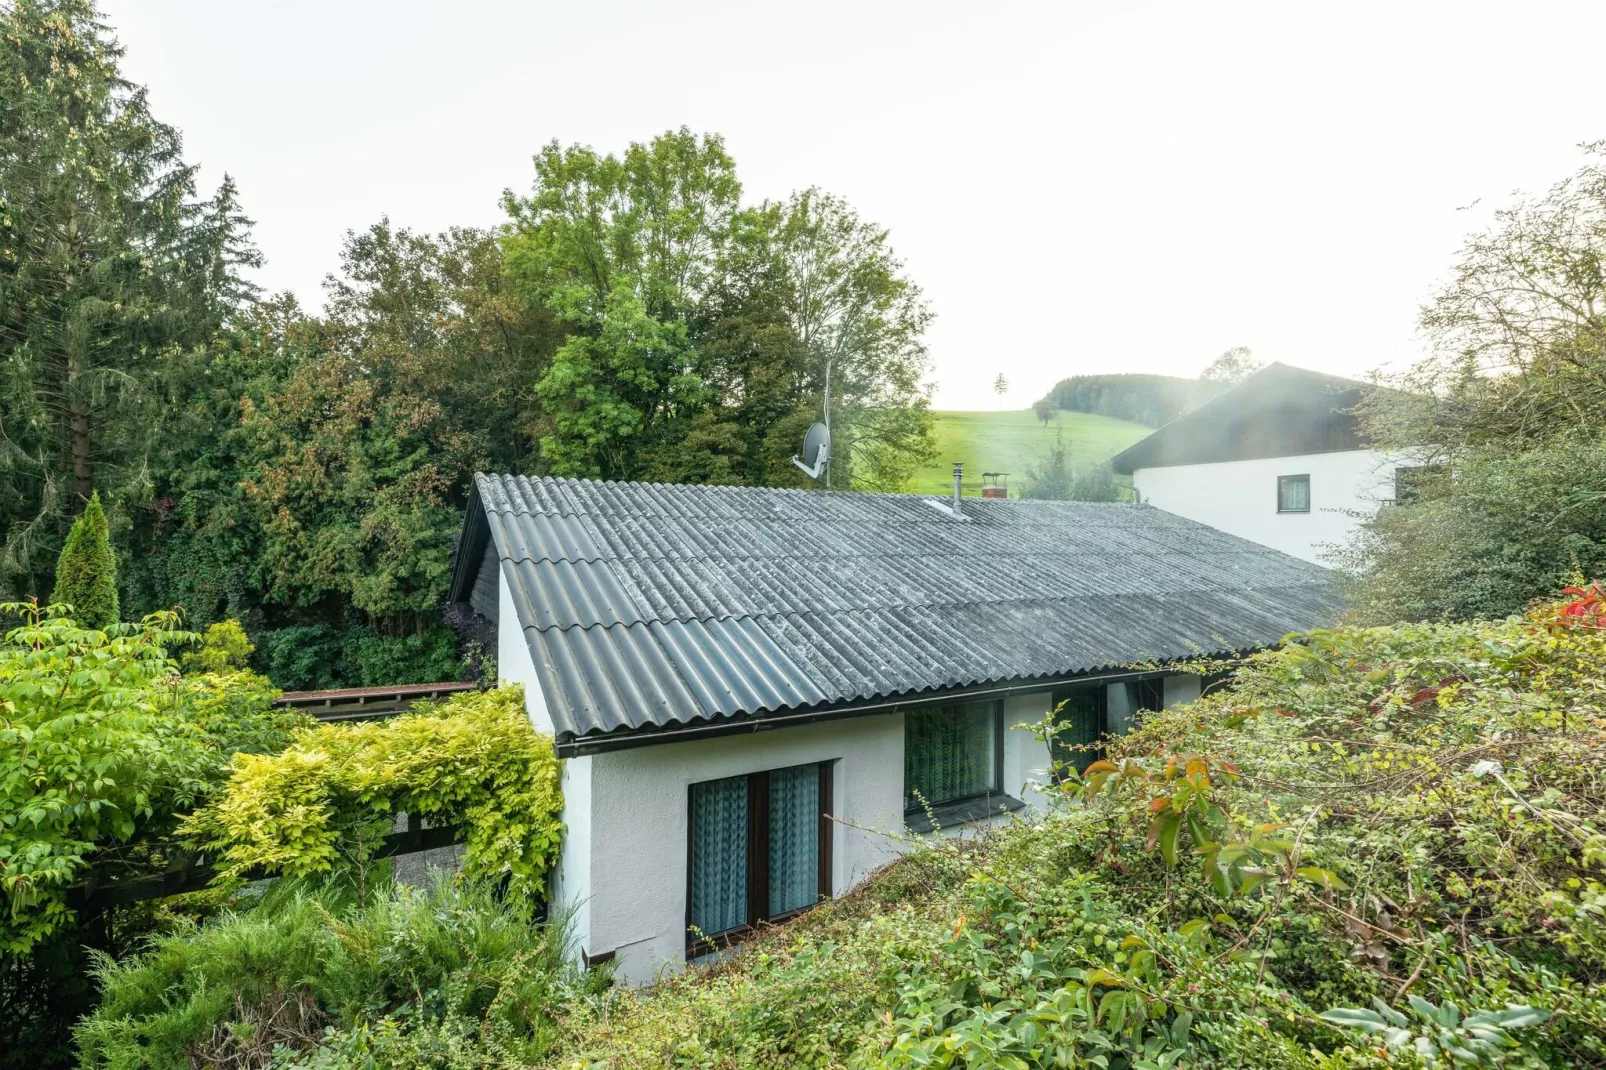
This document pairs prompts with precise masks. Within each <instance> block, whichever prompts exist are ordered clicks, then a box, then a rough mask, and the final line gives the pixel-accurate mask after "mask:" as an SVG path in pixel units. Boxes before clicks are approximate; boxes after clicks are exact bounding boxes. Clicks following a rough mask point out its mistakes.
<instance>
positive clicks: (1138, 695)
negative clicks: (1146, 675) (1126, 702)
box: [1126, 679, 1165, 710]
mask: <svg viewBox="0 0 1606 1070" xmlns="http://www.w3.org/2000/svg"><path fill="white" fill-rule="evenodd" d="M1126 687H1127V694H1128V695H1129V696H1131V701H1132V708H1133V709H1134V710H1163V709H1165V680H1164V679H1159V680H1132V681H1129V682H1128V683H1127V685H1126Z"/></svg>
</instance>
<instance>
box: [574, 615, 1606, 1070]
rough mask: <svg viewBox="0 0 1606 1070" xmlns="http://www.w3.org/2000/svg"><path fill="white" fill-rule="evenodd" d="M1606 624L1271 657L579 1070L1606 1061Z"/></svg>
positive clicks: (612, 1043) (631, 1024)
mask: <svg viewBox="0 0 1606 1070" xmlns="http://www.w3.org/2000/svg"><path fill="white" fill-rule="evenodd" d="M1603 605H1606V598H1603V597H1602V595H1601V593H1600V592H1599V591H1598V589H1597V590H1595V591H1590V592H1583V593H1576V592H1575V594H1574V596H1573V597H1572V598H1571V599H1570V601H1569V603H1568V604H1567V605H1566V606H1564V607H1562V608H1560V609H1559V610H1558V609H1557V608H1556V607H1550V608H1547V609H1545V610H1540V611H1536V612H1535V613H1534V614H1533V615H1532V616H1531V617H1529V618H1517V619H1512V620H1506V621H1499V622H1494V623H1477V624H1458V625H1447V624H1433V625H1427V624H1418V625H1404V626H1399V627H1392V628H1372V629H1350V630H1340V631H1325V632H1316V633H1313V634H1311V635H1309V636H1307V637H1304V638H1302V639H1299V640H1297V641H1295V642H1291V643H1289V644H1287V645H1286V646H1284V647H1283V648H1282V649H1280V650H1276V651H1272V652H1268V653H1264V654H1260V655H1256V656H1254V657H1252V658H1250V659H1248V660H1247V662H1245V663H1244V664H1243V665H1242V666H1241V668H1240V669H1239V671H1238V674H1237V679H1236V684H1235V686H1233V687H1232V688H1231V689H1230V690H1224V691H1218V692H1216V693H1213V694H1211V695H1209V696H1207V697H1206V698H1204V699H1202V700H1200V701H1199V702H1196V703H1193V704H1191V705H1187V706H1182V707H1173V708H1171V709H1168V710H1165V711H1161V712H1158V713H1154V714H1150V715H1149V719H1148V720H1147V721H1146V723H1145V724H1144V725H1143V726H1142V728H1141V729H1140V730H1139V731H1138V732H1136V733H1135V734H1133V735H1132V736H1129V737H1127V738H1125V739H1123V740H1121V741H1119V742H1118V743H1116V744H1114V745H1112V746H1111V747H1110V753H1109V755H1108V757H1107V759H1105V760H1101V761H1098V762H1095V763H1094V764H1093V765H1091V766H1089V768H1088V770H1087V772H1086V774H1084V775H1082V776H1077V775H1076V774H1074V773H1072V772H1070V771H1066V775H1065V778H1064V780H1063V781H1062V782H1061V783H1060V784H1059V786H1058V787H1057V788H1054V789H1053V791H1054V794H1055V796H1056V797H1057V798H1058V799H1060V800H1061V803H1062V805H1058V806H1055V807H1054V808H1053V809H1052V810H1051V811H1050V812H1049V813H1047V814H1046V815H1044V816H1042V817H1041V818H1038V819H1034V820H1035V822H1036V823H1035V824H1033V823H1027V822H1017V823H1015V824H1013V825H1011V826H1010V827H1008V828H1007V829H1005V830H1003V831H1002V832H1001V833H999V834H997V835H995V836H994V837H992V838H990V839H987V840H983V841H981V842H977V843H971V844H956V843H954V842H952V841H946V840H938V841H936V842H935V843H934V844H933V845H931V846H930V847H928V849H926V850H925V851H923V852H921V853H917V854H916V855H914V856H913V857H910V858H908V859H906V860H904V861H903V862H900V863H897V864H895V865H894V866H893V867H891V869H890V870H888V871H886V872H884V873H883V874H882V875H881V876H880V877H878V878H877V879H876V880H874V881H872V882H871V883H870V884H869V885H868V886H867V887H866V888H864V889H861V890H860V891H859V892H856V893H854V894H853V895H851V896H849V897H847V898H846V899H845V900H844V901H842V902H840V903H833V904H828V905H826V906H824V907H822V908H820V909H818V910H816V911H815V912H813V913H812V914H810V915H807V916H805V917H804V918H803V919H801V920H800V921H799V922H797V923H795V924H793V925H792V926H789V927H786V928H783V929H781V930H778V931H776V932H773V933H771V934H769V935H767V936H764V937H761V938H759V939H758V940H756V941H754V942H753V943H751V944H749V945H748V946H747V947H746V948H745V949H744V950H743V951H742V952H741V953H740V954H739V955H738V956H737V957H736V958H735V959H734V961H732V962H729V963H726V964H722V965H719V966H716V967H714V968H712V969H710V970H706V971H694V972H691V973H689V974H687V975H685V976H683V977H680V978H676V979H673V980H670V981H668V982H666V983H664V984H661V985H660V986H658V987H657V988H656V989H655V990H653V991H651V992H648V993H635V992H623V993H619V994H618V995H617V996H616V997H614V999H613V1001H612V1002H611V1003H610V1004H608V1005H606V1006H605V1007H603V1008H601V1009H600V1010H599V1009H593V1008H588V1007H581V1008H580V1009H579V1011H578V1012H577V1013H576V1015H575V1017H574V1021H573V1035H572V1039H571V1042H570V1048H569V1051H568V1053H567V1055H566V1059H567V1062H566V1063H565V1065H568V1066H572V1067H582V1066H590V1067H594V1066H609V1067H635V1066H656V1065H671V1064H673V1065H696V1066H771V1065H810V1066H862V1067H871V1066H875V1067H916V1066H919V1067H949V1066H971V1067H981V1066H985V1067H1031V1066H1105V1067H1132V1068H1138V1067H1166V1066H1184V1065H1185V1066H1194V1067H1222V1068H1227V1067H1233V1068H1236V1067H1242V1066H1251V1065H1252V1066H1278V1067H1312V1068H1316V1067H1322V1068H1338V1067H1360V1066H1382V1065H1447V1064H1449V1063H1451V1062H1455V1063H1456V1064H1457V1065H1463V1064H1465V1065H1470V1064H1478V1065H1495V1064H1504V1065H1508V1066H1533V1067H1538V1066H1583V1065H1601V1064H1602V1063H1603V1062H1606V995H1603V994H1602V989H1601V982H1602V981H1603V980H1606V932H1603V913H1606V884H1603V882H1602V874H1601V868H1602V865H1603V863H1606V825H1603V823H1602V814H1603V809H1606V734H1603V731H1602V727H1603V723H1606V719H1603V713H1602V692H1603V688H1606V684H1603V683H1602V679H1601V666H1602V665H1606V631H1603V630H1602V627H1601V624H1602V617H1601V609H1602V606H1603Z"/></svg>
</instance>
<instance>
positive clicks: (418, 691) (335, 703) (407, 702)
mask: <svg viewBox="0 0 1606 1070" xmlns="http://www.w3.org/2000/svg"><path fill="white" fill-rule="evenodd" d="M476 686H477V685H475V684H465V683H459V682H456V681H453V682H451V683H444V684H401V685H395V686H388V687H346V688H340V689H339V690H335V691H286V692H285V693H284V694H282V695H280V696H279V697H278V699H276V700H275V701H274V703H273V704H274V705H275V706H283V707H288V708H290V709H296V710H301V711H303V712H304V713H310V714H311V715H312V716H314V717H316V718H318V720H320V721H375V720H380V719H383V718H385V717H394V716H396V714H398V713H406V712H407V710H408V709H410V708H411V707H412V705H413V703H415V702H421V701H424V700H427V699H438V698H446V697H448V696H450V695H459V694H462V693H463V692H464V691H473V690H475V688H476Z"/></svg>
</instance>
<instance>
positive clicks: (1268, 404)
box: [1110, 364, 1425, 562]
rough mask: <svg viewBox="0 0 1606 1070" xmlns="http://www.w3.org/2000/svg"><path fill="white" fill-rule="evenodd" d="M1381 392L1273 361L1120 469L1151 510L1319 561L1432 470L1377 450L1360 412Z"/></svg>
mask: <svg viewBox="0 0 1606 1070" xmlns="http://www.w3.org/2000/svg"><path fill="white" fill-rule="evenodd" d="M1370 389H1372V387H1371V386H1370V385H1369V384H1366V383H1361V382H1357V381H1355V380H1353V379H1341V378H1339V377H1338V376H1334V375H1324V374H1322V373H1321V372H1313V371H1307V370H1306V369H1304V368H1294V367H1290V366H1289V365H1287V364H1271V365H1268V366H1267V367H1265V368H1263V369H1261V370H1260V371H1258V372H1256V373H1255V374H1254V375H1252V376H1250V377H1249V378H1247V379H1245V380H1244V381H1243V382H1241V383H1239V384H1238V385H1237V386H1235V387H1233V388H1232V389H1231V390H1228V391H1226V392H1225V393H1222V394H1218V395H1216V396H1215V397H1214V398H1212V399H1210V400H1209V401H1207V402H1205V403H1204V404H1203V405H1200V406H1199V407H1198V408H1197V409H1193V410H1191V411H1189V412H1186V413H1184V414H1183V415H1181V416H1179V417H1177V418H1176V419H1175V420H1173V421H1171V422H1170V423H1168V424H1166V425H1165V426H1164V427H1162V428H1160V429H1159V430H1158V431H1156V432H1155V433H1154V434H1152V435H1150V436H1149V437H1148V438H1145V439H1143V440H1141V441H1139V442H1137V443H1135V444H1133V445H1132V446H1130V447H1128V448H1127V449H1126V450H1124V451H1123V452H1121V453H1118V454H1116V455H1115V457H1114V458H1113V459H1112V460H1111V462H1110V463H1111V465H1112V466H1113V467H1114V468H1115V470H1116V471H1117V472H1121V473H1123V474H1126V475H1130V476H1131V477H1132V487H1133V489H1134V490H1135V491H1136V492H1137V494H1138V496H1139V499H1140V500H1141V501H1143V502H1144V503H1145V504H1148V505H1152V506H1154V507H1155V508H1157V509H1164V510H1165V511H1166V512H1168V513H1175V514H1177V515H1178V516H1185V517H1187V518H1188V519H1189V520H1197V521H1199V523H1201V524H1208V525H1210V526H1211V527H1213V528H1218V529H1220V530H1221V531H1225V532H1228V533H1230V534H1233V535H1237V536H1240V537H1241V538H1245V539H1249V540H1251V541H1253V542H1258V543H1260V544H1262V545H1263V546H1270V547H1272V548H1273V549H1277V550H1281V551H1283V552H1284V553H1286V554H1292V555H1293V556H1295V557H1299V558H1303V559H1304V560H1306V561H1316V562H1320V561H1322V560H1323V558H1324V554H1325V549H1326V548H1327V547H1329V546H1334V545H1337V544H1341V543H1343V542H1345V541H1346V540H1347V539H1348V538H1349V536H1350V535H1351V534H1352V533H1353V532H1354V530H1355V529H1356V528H1357V527H1358V526H1359V525H1360V524H1362V523H1364V522H1365V521H1366V520H1367V519H1368V518H1370V517H1372V516H1375V515H1376V513H1377V510H1378V508H1379V506H1381V505H1383V504H1385V503H1388V502H1393V501H1397V500H1400V499H1402V498H1405V497H1408V496H1409V495H1410V493H1411V482H1412V480H1413V479H1414V478H1417V477H1418V475H1419V474H1420V473H1422V472H1423V471H1425V469H1424V468H1423V467H1422V466H1421V465H1420V462H1416V461H1414V460H1412V459H1411V458H1410V457H1408V456H1404V455H1400V454H1395V453H1388V452H1385V451H1382V450H1377V449H1373V448H1371V447H1370V446H1369V445H1368V444H1367V443H1366V441H1365V439H1364V438H1363V436H1362V433H1361V430H1360V427H1359V425H1358V423H1357V421H1356V419H1355V416H1354V414H1353V411H1352V410H1353V409H1354V408H1355V406H1356V404H1358V403H1359V402H1360V400H1361V397H1362V395H1363V393H1364V392H1365V391H1367V390H1370Z"/></svg>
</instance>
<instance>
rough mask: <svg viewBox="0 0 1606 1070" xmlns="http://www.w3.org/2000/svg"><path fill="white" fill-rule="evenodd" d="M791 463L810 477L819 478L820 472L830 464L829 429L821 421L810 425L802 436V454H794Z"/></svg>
mask: <svg viewBox="0 0 1606 1070" xmlns="http://www.w3.org/2000/svg"><path fill="white" fill-rule="evenodd" d="M792 463H793V464H795V465H797V466H798V467H799V468H801V469H802V470H803V471H804V472H805V473H807V474H808V477H809V478H810V479H819V478H820V473H821V472H824V471H825V470H826V469H827V468H828V467H830V464H831V429H830V428H829V427H826V426H825V425H824V424H822V423H816V424H814V426H812V427H810V428H809V433H808V434H807V435H804V436H803V456H801V457H798V456H797V455H795V454H794V455H793V457H792Z"/></svg>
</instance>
